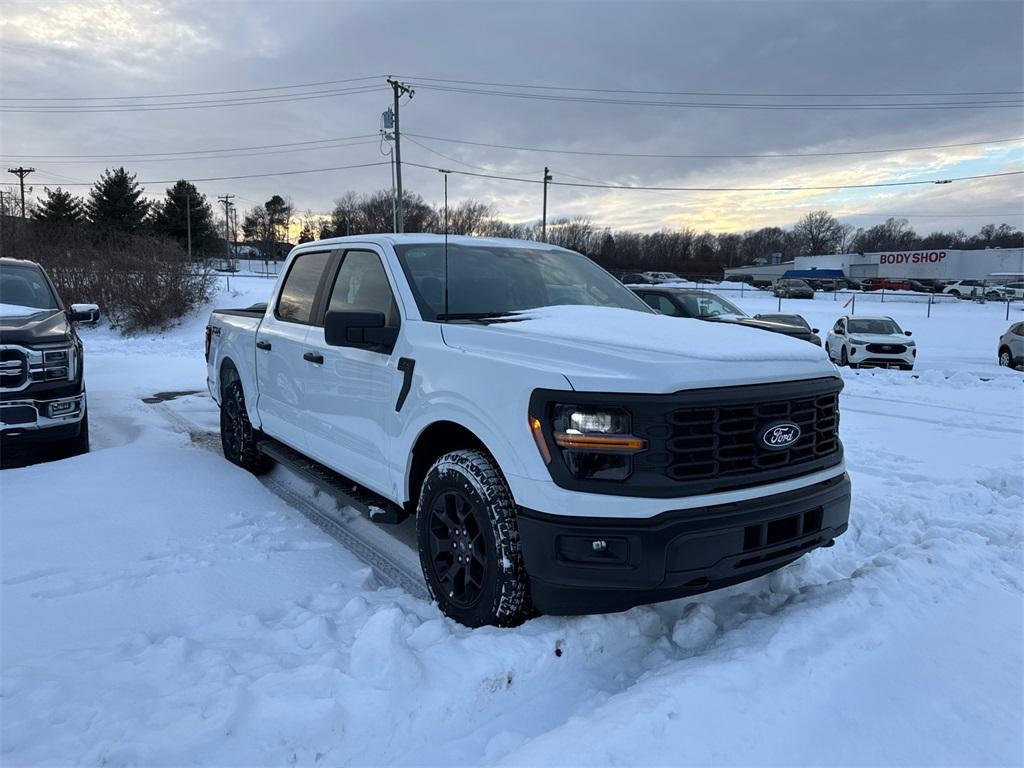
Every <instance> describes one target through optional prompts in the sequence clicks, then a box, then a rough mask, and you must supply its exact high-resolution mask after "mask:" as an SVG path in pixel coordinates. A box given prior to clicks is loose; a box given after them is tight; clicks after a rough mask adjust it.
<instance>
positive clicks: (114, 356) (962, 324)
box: [0, 277, 1024, 766]
mask: <svg viewBox="0 0 1024 768" xmlns="http://www.w3.org/2000/svg"><path fill="white" fill-rule="evenodd" d="M232 286H233V287H235V288H236V290H237V289H239V286H241V294H240V295H237V296H233V297H229V296H222V297H221V299H220V300H219V301H218V302H217V303H218V304H220V305H233V306H240V305H245V304H246V303H249V302H252V301H258V300H261V299H262V298H263V297H264V296H265V293H266V292H269V290H270V286H271V282H270V281H267V280H262V279H260V278H256V277H232ZM725 295H726V296H727V297H729V298H730V299H732V300H733V301H735V302H736V303H738V304H740V306H742V307H744V309H746V310H747V311H749V312H751V313H752V314H753V313H754V312H759V311H760V312H770V311H774V310H775V308H776V306H777V302H776V300H775V299H773V298H771V297H770V296H767V295H761V294H760V293H755V294H753V295H750V294H748V295H745V296H742V297H740V296H737V295H734V294H725ZM783 309H784V311H795V312H800V313H801V314H804V315H805V317H807V319H808V320H809V321H810V322H811V324H812V325H814V326H815V327H818V328H821V329H822V330H825V329H827V328H828V327H830V326H831V324H832V323H833V322H834V320H835V318H836V317H837V316H838V315H840V314H842V313H843V312H844V310H843V309H842V303H841V302H833V301H832V297H831V296H828V295H825V296H822V295H821V294H819V298H818V299H816V300H814V301H798V300H788V301H787V300H784V301H783ZM857 311H858V313H859V314H860V313H866V312H868V311H870V312H871V313H872V314H874V313H876V312H877V313H879V314H890V315H892V316H893V317H894V318H895V319H896V320H897V321H898V322H900V324H901V325H902V326H903V327H905V328H909V329H911V330H913V331H914V337H915V338H916V339H917V342H918V345H919V348H920V353H919V359H918V365H917V370H916V371H915V373H914V375H910V374H907V373H902V372H898V371H847V370H844V372H843V375H844V377H845V379H846V389H845V390H844V393H843V395H842V435H843V440H844V443H845V445H846V452H847V461H848V464H849V468H850V474H851V477H852V480H853V483H854V491H853V492H854V498H853V509H852V511H851V527H850V531H849V532H848V533H847V534H846V535H844V536H842V537H841V538H840V539H838V540H837V542H836V546H834V547H833V548H831V549H826V550H818V551H815V552H813V553H811V554H810V555H808V556H806V557H805V558H803V559H802V560H800V561H798V562H797V563H795V564H794V565H792V566H790V567H788V568H785V569H783V570H781V571H779V572H776V573H775V574H772V575H771V576H769V577H765V578H762V579H759V580H757V581H754V582H751V583H748V584H743V585H739V586H737V587H733V588H730V589H727V590H722V591H719V592H714V593H710V594H708V595H705V596H701V597H699V598H693V599H688V600H679V601H674V602H670V603H663V604H659V605H656V606H651V607H645V608H637V609H634V610H631V611H629V612H626V613H622V614H616V615H610V616H594V617H581V618H553V617H542V618H539V619H536V620H534V621H531V622H528V623H527V624H526V625H524V626H522V627H520V628H518V629H515V630H498V629H492V628H488V629H479V630H468V629H465V628H463V627H461V626H459V625H457V624H454V623H453V622H451V621H449V620H447V619H445V618H443V617H442V616H441V615H440V613H439V612H438V611H437V610H436V608H435V607H433V606H432V605H430V604H429V603H427V602H426V601H424V600H423V599H421V598H419V597H417V596H416V595H414V594H410V593H409V592H407V591H404V590H401V589H398V588H395V587H390V586H382V585H381V583H380V582H379V581H378V579H377V578H376V577H375V576H374V574H373V572H372V570H371V569H370V568H368V567H367V566H366V565H365V564H364V563H363V562H362V561H360V560H359V559H358V558H357V557H356V556H354V555H353V554H352V553H351V552H349V551H347V550H346V549H345V548H344V547H342V546H341V545H339V544H338V543H337V542H336V541H334V540H333V539H332V538H330V537H329V536H328V535H327V534H325V533H324V532H323V531H321V530H320V529H319V528H317V527H316V526H315V525H313V524H312V523H311V522H309V520H307V518H306V517H304V516H303V515H302V514H300V512H298V511H297V510H296V509H295V508H294V507H293V506H291V505H289V504H288V503H286V501H284V500H283V499H282V498H281V497H280V496H278V495H275V494H274V493H272V492H271V491H270V490H269V489H268V487H267V486H266V485H264V484H262V483H261V482H260V481H259V480H257V479H256V478H253V477H251V476H249V475H248V474H246V473H244V472H242V471H241V470H239V469H237V468H235V467H233V466H231V465H229V464H227V463H226V462H225V461H224V460H223V459H221V458H220V457H219V456H218V455H216V454H215V453H213V452H211V451H210V450H208V448H209V443H210V436H209V435H210V433H211V432H215V430H216V413H215V411H214V409H213V406H212V404H211V402H210V401H209V399H208V398H207V397H206V396H205V393H204V392H203V390H204V387H205V366H204V361H203V356H202V326H203V324H204V323H205V315H204V316H202V317H196V318H193V319H192V320H190V321H189V322H187V323H185V324H184V325H183V326H182V327H181V328H179V329H176V330H174V331H172V332H169V333H166V334H163V335H157V336H146V337H139V338H136V339H131V340H125V339H122V338H121V337H120V336H117V335H115V334H112V333H110V332H109V331H107V330H103V329H100V330H97V331H94V332H88V331H87V332H86V333H84V334H83V335H84V338H85V343H86V345H87V381H88V387H89V398H90V400H89V403H90V410H91V417H92V429H93V434H94V450H93V452H92V453H90V454H88V455H85V456H81V457H78V458H75V459H70V460H66V461H62V462H54V463H50V464H42V465H36V466H31V467H24V468H16V469H8V470H5V471H4V472H3V473H2V474H0V494H2V518H0V534H2V541H0V554H2V581H3V584H2V590H3V591H2V606H0V621H2V625H0V632H2V634H0V640H2V649H0V661H2V688H0V707H2V710H0V715H2V743H0V759H2V761H3V763H4V764H5V765H12V766H13V765H29V764H32V765H41V764H42V765H45V764H50V765H54V764H56V765H66V764H71V763H84V764H88V765H95V764H107V765H110V764H112V765H155V764H167V765H170V764H173V765H180V764H203V765H280V764H284V763H288V764H300V765H314V764H319V765H347V764H351V765H380V764H391V763H399V764H415V765H442V764H443V765H451V764H462V765H478V764H514V765H550V764H556V765H591V764H601V765H604V764H627V765H644V766H646V765H707V764H743V765H751V764H758V765H763V764H794V763H800V764H843V765H866V764H873V765H880V764H881V765H893V764H901V765H907V764H915V765H919V764H987V765H1019V764H1021V763H1024V747H1022V743H1024V731H1022V722H1024V710H1022V701H1024V683H1022V679H1024V669H1022V655H1024V651H1022V648H1024V608H1022V592H1024V569H1022V541H1024V537H1022V517H1021V509H1022V507H1024V476H1022V475H1024V473H1022V469H1021V468H1022V467H1024V407H1022V406H1024V377H1022V376H1021V375H1020V374H1019V373H1016V372H1011V371H1006V370H1001V369H999V368H998V367H997V366H996V361H995V343H996V339H997V338H998V336H999V334H1000V333H1002V331H1004V330H1005V328H1006V326H1007V325H1008V324H1009V323H1008V322H1007V321H1005V320H1004V319H1003V317H1004V316H1003V308H1002V307H1000V306H998V305H992V304H987V305H975V304H968V303H956V304H952V303H951V304H942V305H937V306H936V307H933V308H932V317H931V318H930V319H926V318H925V306H924V305H922V304H919V303H909V302H906V303H904V302H889V301H888V300H887V301H886V304H885V305H884V307H882V306H878V307H875V306H870V308H869V307H867V306H865V305H864V304H862V303H861V301H860V299H858V307H857ZM1013 312H1014V314H1013V315H1011V320H1010V322H1012V321H1013V320H1014V319H1019V318H1020V315H1021V309H1020V305H1016V306H1015V308H1014V310H1013ZM751 332H752V333H753V332H754V331H751ZM197 390H198V391H199V394H195V395H183V396H179V397H176V398H174V399H172V400H168V401H167V402H166V403H165V404H163V405H160V404H152V403H145V402H143V398H148V397H150V396H152V395H153V394H154V393H157V392H167V391H184V392H187V391H197ZM167 411H170V412H171V413H172V414H174V415H175V418H172V419H168V418H167V415H166V413H167ZM183 425H184V428H183Z"/></svg>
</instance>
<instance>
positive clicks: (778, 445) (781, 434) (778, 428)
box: [761, 421, 800, 451]
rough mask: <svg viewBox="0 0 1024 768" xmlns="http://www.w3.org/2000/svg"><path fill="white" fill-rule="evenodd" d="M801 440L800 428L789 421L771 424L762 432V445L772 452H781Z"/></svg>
mask: <svg viewBox="0 0 1024 768" xmlns="http://www.w3.org/2000/svg"><path fill="white" fill-rule="evenodd" d="M799 439H800V427H798V426H797V425H796V424H793V423H792V422H789V421H784V422H780V423H776V424H769V425H768V426H767V427H764V428H763V429H762V430H761V445H763V446H764V447H765V448H767V449H768V450H770V451H781V450H783V449H785V448H789V447H790V446H791V445H794V444H795V443H796V441H797V440H799Z"/></svg>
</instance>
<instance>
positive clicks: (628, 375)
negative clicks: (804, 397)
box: [442, 306, 837, 394]
mask: <svg viewBox="0 0 1024 768" xmlns="http://www.w3.org/2000/svg"><path fill="white" fill-rule="evenodd" d="M442 335H443V337H444V340H445V343H446V344H447V345H448V346H451V347H455V348H458V349H460V350H463V351H465V352H468V353H471V354H475V355H479V356H481V357H488V358H493V359H496V360H500V361H502V362H506V363H508V362H519V363H521V364H523V365H529V366H532V367H535V368H541V369H544V370H547V371H555V372H558V373H560V374H562V375H563V376H564V377H565V378H566V379H567V380H568V381H569V383H570V384H571V386H572V387H573V388H574V389H577V390H581V391H582V390H585V391H597V392H646V393H652V394H660V393H667V392H676V391H678V390H681V389H698V388H703V387H718V386H735V385H742V384H756V383H763V382H770V381H786V380H793V379H804V378H820V377H822V376H835V375H837V374H836V369H835V366H834V365H832V363H831V362H829V360H828V359H827V358H826V357H825V354H824V352H823V351H822V350H821V348H820V347H814V346H811V345H809V344H807V343H806V342H804V341H801V340H799V339H795V338H791V337H788V336H785V335H783V334H780V333H766V332H765V331H763V330H756V329H752V328H744V327H743V326H740V325H736V324H732V323H708V322H704V321H702V320H693V319H688V318H676V317H667V316H665V315H659V314H655V313H648V312H640V311H634V310H629V309H617V308H611V307H583V306H565V307H545V308H542V309H535V310H527V311H524V312H519V313H515V314H513V315H510V316H507V317H503V318H500V319H499V320H498V321H495V322H490V323H488V324H468V323H466V324H464V323H447V324H444V325H443V326H442Z"/></svg>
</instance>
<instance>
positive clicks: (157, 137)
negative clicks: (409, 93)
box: [0, 0, 1024, 232]
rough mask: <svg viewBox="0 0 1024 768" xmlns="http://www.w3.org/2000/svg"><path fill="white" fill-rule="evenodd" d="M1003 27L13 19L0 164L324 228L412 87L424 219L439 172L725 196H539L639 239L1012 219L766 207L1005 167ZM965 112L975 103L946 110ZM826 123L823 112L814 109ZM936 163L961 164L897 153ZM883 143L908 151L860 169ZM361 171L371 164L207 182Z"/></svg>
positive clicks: (712, 9)
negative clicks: (290, 211)
mask: <svg viewBox="0 0 1024 768" xmlns="http://www.w3.org/2000/svg"><path fill="white" fill-rule="evenodd" d="M1022 9H1024V4H1021V3H1020V2H1005V3H986V2H937V3H917V2H886V3H870V2H851V3H844V2H797V3H780V2H756V3H739V2H715V3H687V2H676V3H668V2H664V3H650V4H641V3H616V2H603V3H588V4H577V3H546V4H530V3H518V2H476V3H436V2H419V3H397V2H373V3H346V2H319V3H298V2H245V3H241V2H224V1H220V2H218V1H217V0H207V1H206V2H202V3H186V2H166V3H145V2H128V3H116V2H95V3H75V2H54V3H39V2H34V3H11V2H8V3H6V4H5V11H4V14H3V16H2V17H0V108H2V111H0V121H2V123H0V155H2V161H3V163H4V166H5V168H6V167H10V166H14V165H26V166H29V165H31V166H34V167H35V168H36V173H35V174H33V175H32V176H30V177H29V182H30V183H32V184H33V185H34V187H35V188H36V189H37V190H41V187H42V186H43V185H44V184H45V185H48V186H56V185H59V184H60V185H64V186H65V188H68V189H73V190H75V191H76V192H78V193H82V194H84V193H85V191H86V190H87V184H88V183H89V182H91V181H93V180H94V179H95V178H96V176H97V175H98V174H99V172H100V171H102V170H103V168H105V167H108V166H115V165H120V164H124V165H125V166H126V167H127V168H129V169H130V170H131V171H133V172H135V173H137V174H138V178H139V180H140V181H145V182H147V184H146V191H147V194H149V195H153V196H156V195H160V194H162V191H163V189H164V187H166V186H168V185H167V184H165V183H163V180H173V179H177V178H188V179H196V180H198V179H214V178H216V179H217V180H211V181H197V182H196V184H197V186H198V187H199V188H200V189H201V190H202V191H203V192H205V193H206V194H207V195H208V196H209V197H211V198H213V197H215V196H217V195H221V194H225V193H232V194H235V195H237V201H238V202H239V203H240V205H241V206H242V207H243V208H245V207H249V206H251V205H252V204H254V203H256V202H261V201H264V200H266V199H267V198H269V197H270V196H271V195H272V194H281V195H283V196H286V197H290V198H291V200H292V201H293V202H294V204H295V207H296V209H297V210H298V211H305V210H306V209H310V210H312V211H314V212H326V211H329V210H330V209H331V207H332V201H333V200H334V199H335V198H336V197H338V196H339V195H341V194H342V193H344V192H345V191H348V190H354V191H358V192H367V191H372V190H375V189H380V188H384V187H390V183H391V178H390V167H389V165H388V164H387V162H386V160H387V157H386V156H382V155H381V152H380V145H379V141H378V140H377V139H375V138H374V137H375V135H376V134H377V132H378V129H379V121H380V114H381V112H382V111H383V110H384V109H385V108H386V107H387V106H388V105H389V103H390V100H391V90H390V88H389V87H388V86H387V84H386V83H385V76H387V75H389V74H390V75H394V76H396V77H398V78H401V79H402V80H404V81H407V82H409V83H411V84H413V87H414V88H415V96H414V97H413V98H412V100H411V101H407V100H406V99H403V104H402V110H401V115H402V130H403V133H405V134H406V135H407V140H406V141H403V147H402V150H403V152H402V155H403V161H406V162H407V163H417V164H421V165H425V166H431V168H419V167H415V166H413V165H407V166H406V167H405V172H404V179H405V186H406V188H407V189H411V190H413V191H415V192H419V193H420V194H422V195H423V196H424V197H425V198H426V199H427V200H429V201H431V202H438V201H439V200H440V199H441V192H442V177H441V175H440V174H439V173H438V172H437V171H436V170H433V169H432V168H435V167H444V168H449V169H452V170H453V171H455V170H461V171H467V172H472V173H479V174H487V175H492V176H506V177H515V178H529V179H533V180H535V181H536V180H539V179H540V178H541V174H542V169H543V168H544V166H545V165H547V166H549V167H550V168H551V173H552V176H553V177H554V181H555V182H556V183H558V182H562V183H580V184H588V183H589V184H593V183H597V184H606V185H623V186H649V187H686V188H700V189H705V188H713V189H715V190H722V189H723V188H727V189H729V190H730V191H639V190H616V189H599V188H587V187H575V186H561V185H556V186H552V188H551V189H550V192H549V216H552V217H554V216H563V215H577V214H586V215H589V216H590V217H591V218H592V219H593V220H594V221H595V223H598V224H600V225H608V226H614V227H624V228H632V229H637V230H655V229H659V228H662V227H682V226H690V227H694V228H697V229H711V230H717V231H742V230H744V229H748V228H755V227H760V226H765V225H771V224H778V225H783V226H785V225H789V224H791V223H792V222H793V221H795V220H796V219H797V218H799V217H800V215H802V214H803V213H805V212H806V211H808V210H813V209H818V208H827V209H829V210H831V211H833V212H834V213H836V214H838V215H840V218H842V219H843V220H845V221H848V222H850V223H851V224H854V225H865V226H866V225H870V224H872V223H875V222H876V221H877V220H880V219H883V218H885V217H886V216H889V215H906V216H907V217H908V218H910V219H911V222H912V224H913V225H914V226H915V227H916V228H917V229H918V230H919V231H921V232H927V231H931V230H933V229H939V228H942V229H955V228H963V229H966V230H968V231H973V230H975V229H977V228H978V226H980V225H981V224H983V223H986V222H988V221H1007V222H1009V223H1012V224H1014V225H1016V226H1021V225H1024V176H1001V177H995V178H989V179H981V180H975V181H957V182H954V183H951V184H944V185H934V184H927V185H921V186H912V185H911V186H901V187H874V188H863V189H855V190H806V189H805V190H794V191H787V192H783V191H764V190H765V189H766V188H767V189H768V190H771V189H774V188H779V187H822V186H842V185H866V184H875V183H879V182H891V181H916V180H932V179H943V178H950V177H961V176H976V175H983V174H994V173H1006V172H1009V171H1015V170H1022V169H1024V140H1021V137H1024V123H1022V118H1024V109H1022V107H1021V104H1022V94H1024V67H1022V51H1024V39H1022V36H1024V31H1022V30H1024V14H1022ZM442 81H450V82H442ZM492 84H499V85H492ZM285 86H291V87H285ZM513 86H516V87H513ZM519 86H524V87H519ZM573 89H575V90H573ZM128 97H147V98H128ZM229 100H230V101H229ZM978 101H981V102H985V104H986V106H985V107H984V108H981V107H979V106H978V105H977V104H975V105H973V106H964V105H963V104H962V103H963V102H978ZM203 102H205V103H203ZM623 102H647V103H645V104H637V103H623ZM650 102H659V103H653V104H652V103H650ZM950 102H960V104H956V105H954V106H955V107H956V108H948V106H949V103H950ZM709 105H710V106H709ZM823 105H838V106H839V107H842V108H829V109H809V108H808V107H810V106H823ZM877 105H883V106H882V107H881V108H879V107H878V106H877ZM943 105H946V106H943ZM851 106H857V107H859V108H856V109H850V108H849V107H851ZM906 106H913V107H915V108H912V109H907V108H897V107H906ZM126 107H130V109H126ZM168 107H173V108H168ZM769 107H770V108H769ZM868 107H870V108H868ZM112 110H116V111H112ZM347 137H356V138H347ZM425 137H432V138H425ZM341 138H344V139H345V140H344V141H339V140H338V139H341ZM442 139H444V141H442ZM1007 139H1015V140H1014V141H1006V140H1007ZM326 140H331V141H326ZM468 142H475V143H476V144H472V143H468ZM479 144H491V145H504V146H508V147H525V148H533V149H549V150H563V152H536V151H527V150H523V149H505V148H496V147H486V146H479ZM951 144H971V145H972V146H958V147H950V146H946V147H944V148H938V149H924V150H906V149H904V148H912V147H933V146H935V145H951ZM282 145H290V146H282ZM253 148H259V149H253ZM891 149H901V150H902V151H896V152H877V151H876V150H891ZM564 150H570V151H572V152H577V153H592V154H570V153H566V152H564ZM869 151H871V152H872V153H870V154H867V152H869ZM602 153H605V154H602ZM607 153H618V154H625V155H658V156H659V157H621V156H620V157H615V156H607ZM827 153H832V154H827ZM836 153H859V154H836ZM665 155H677V156H678V155H686V156H688V157H675V158H669V157H664V156H665ZM723 155H725V156H747V157H721V156H723ZM750 155H754V156H755V157H749V156H750ZM758 155H760V156H761V157H757V156H758ZM764 155H790V156H788V157H764ZM792 155H798V156H797V157H792ZM808 155H812V156H808ZM813 155H817V156H813ZM90 156H91V157H90ZM709 156H718V157H709ZM371 163H383V164H380V165H373V166H368V167H364V168H350V169H342V170H329V171H320V172H310V173H294V174H291V175H264V176H262V177H259V178H234V179H226V178H222V177H238V176H254V175H256V174H281V173H282V172H293V171H308V170H312V169H322V168H338V167H339V166H353V165H365V164H371ZM4 181H7V182H10V181H15V179H14V177H13V176H9V175H7V174H5V179H4ZM75 182H79V183H84V184H85V185H83V186H74V183H75ZM449 185H450V186H449V190H450V198H451V199H452V200H453V201H457V200H459V199H463V198H466V197H473V198H476V199H482V200H485V201H487V202H490V203H492V204H493V205H494V206H495V208H496V209H497V210H498V212H499V213H500V214H501V215H502V216H504V217H505V218H508V219H511V220H515V221H529V220H536V219H537V218H539V216H540V207H541V187H540V185H539V184H536V183H522V182H517V181H509V180H499V179H488V178H483V177H480V176H469V175H458V174H453V175H452V176H450V177H449ZM752 187H753V188H760V189H758V190H754V191H750V189H749V188H752ZM8 188H9V187H8ZM736 188H739V189H736Z"/></svg>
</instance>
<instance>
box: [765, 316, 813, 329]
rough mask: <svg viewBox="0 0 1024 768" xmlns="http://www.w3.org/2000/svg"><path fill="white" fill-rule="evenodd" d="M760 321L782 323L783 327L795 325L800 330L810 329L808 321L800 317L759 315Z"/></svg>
mask: <svg viewBox="0 0 1024 768" xmlns="http://www.w3.org/2000/svg"><path fill="white" fill-rule="evenodd" d="M757 317H758V319H759V320H767V321H768V322H769V323H782V324H783V325H795V326H798V327H800V328H810V327H811V326H809V325H808V324H807V321H806V320H804V319H803V317H801V316H800V315H758V316H757Z"/></svg>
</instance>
